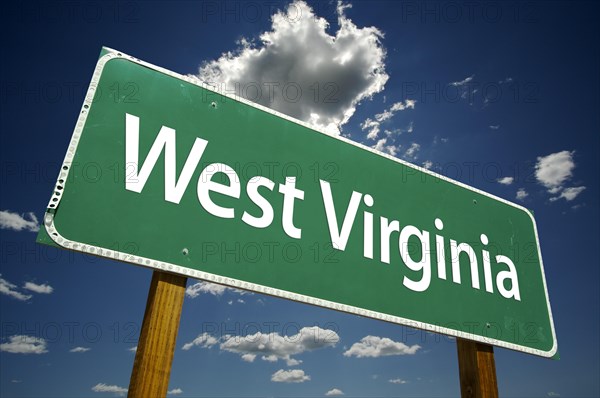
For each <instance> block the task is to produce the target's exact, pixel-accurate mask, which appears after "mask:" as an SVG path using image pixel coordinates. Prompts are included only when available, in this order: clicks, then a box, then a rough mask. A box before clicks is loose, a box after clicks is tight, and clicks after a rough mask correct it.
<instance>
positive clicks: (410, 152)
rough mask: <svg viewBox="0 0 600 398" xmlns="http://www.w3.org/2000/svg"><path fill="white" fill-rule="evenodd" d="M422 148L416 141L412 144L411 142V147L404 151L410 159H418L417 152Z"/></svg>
mask: <svg viewBox="0 0 600 398" xmlns="http://www.w3.org/2000/svg"><path fill="white" fill-rule="evenodd" d="M420 149H421V145H419V144H417V143H416V142H413V143H412V144H410V147H408V149H407V150H406V152H404V156H405V157H406V158H408V159H416V158H417V152H419V150H420Z"/></svg>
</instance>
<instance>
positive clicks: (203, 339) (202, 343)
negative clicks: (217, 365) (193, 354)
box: [181, 333, 219, 351]
mask: <svg viewBox="0 0 600 398" xmlns="http://www.w3.org/2000/svg"><path fill="white" fill-rule="evenodd" d="M218 342H219V340H218V339H217V338H215V337H213V336H211V335H210V334H208V333H202V334H201V335H199V336H198V337H196V338H195V339H194V340H192V341H191V342H189V343H185V344H184V345H183V347H181V349H182V350H184V351H188V350H189V349H190V348H192V347H194V346H199V347H202V348H211V347H212V346H214V345H215V344H217V343H218Z"/></svg>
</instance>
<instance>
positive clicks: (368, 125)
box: [360, 99, 417, 140]
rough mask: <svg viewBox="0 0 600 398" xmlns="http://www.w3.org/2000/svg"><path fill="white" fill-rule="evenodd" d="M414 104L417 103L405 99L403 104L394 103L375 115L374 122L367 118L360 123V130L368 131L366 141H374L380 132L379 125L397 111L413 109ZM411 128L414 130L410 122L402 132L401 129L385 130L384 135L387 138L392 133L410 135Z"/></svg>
mask: <svg viewBox="0 0 600 398" xmlns="http://www.w3.org/2000/svg"><path fill="white" fill-rule="evenodd" d="M416 103H417V101H415V100H411V99H407V100H405V101H404V102H402V101H400V102H396V103H395V104H393V105H392V106H391V107H390V108H389V109H386V110H384V111H383V112H382V113H378V114H376V115H375V120H373V119H371V118H367V119H366V120H365V121H364V122H362V124H361V125H360V128H361V129H362V130H363V131H365V130H367V131H368V133H367V139H370V140H374V139H376V138H377V136H378V135H379V132H380V130H381V123H383V122H385V121H386V120H389V119H391V118H392V117H394V115H395V114H396V112H398V111H403V110H405V109H415V104H416ZM413 128H414V123H413V122H410V123H409V125H408V127H407V129H406V130H402V129H397V130H393V131H392V130H385V133H386V134H387V135H388V136H390V135H392V134H393V133H394V132H397V133H402V132H403V131H406V132H408V133H412V132H413Z"/></svg>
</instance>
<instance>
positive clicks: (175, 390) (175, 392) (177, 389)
mask: <svg viewBox="0 0 600 398" xmlns="http://www.w3.org/2000/svg"><path fill="white" fill-rule="evenodd" d="M179 394H183V390H182V389H181V388H174V389H172V390H169V391H167V395H179Z"/></svg>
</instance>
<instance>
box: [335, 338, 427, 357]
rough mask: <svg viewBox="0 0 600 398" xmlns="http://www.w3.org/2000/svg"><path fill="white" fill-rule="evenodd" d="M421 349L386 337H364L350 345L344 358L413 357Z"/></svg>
mask: <svg viewBox="0 0 600 398" xmlns="http://www.w3.org/2000/svg"><path fill="white" fill-rule="evenodd" d="M420 348H421V346H419V345H416V344H415V345H413V346H407V345H406V344H404V343H401V342H397V341H393V340H391V339H389V338H387V337H377V336H365V337H363V338H362V339H361V340H360V341H359V342H357V343H354V344H352V347H350V349H349V350H347V351H346V352H344V356H346V357H352V356H355V357H357V358H367V357H371V358H378V357H384V356H390V355H414V354H416V353H417V351H418V350H419V349H420Z"/></svg>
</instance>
